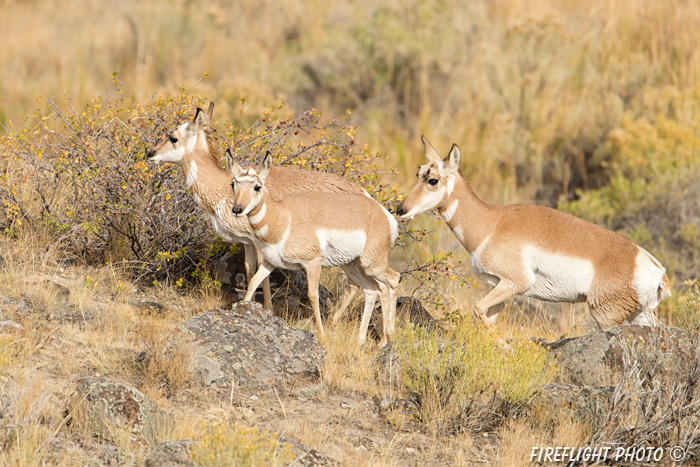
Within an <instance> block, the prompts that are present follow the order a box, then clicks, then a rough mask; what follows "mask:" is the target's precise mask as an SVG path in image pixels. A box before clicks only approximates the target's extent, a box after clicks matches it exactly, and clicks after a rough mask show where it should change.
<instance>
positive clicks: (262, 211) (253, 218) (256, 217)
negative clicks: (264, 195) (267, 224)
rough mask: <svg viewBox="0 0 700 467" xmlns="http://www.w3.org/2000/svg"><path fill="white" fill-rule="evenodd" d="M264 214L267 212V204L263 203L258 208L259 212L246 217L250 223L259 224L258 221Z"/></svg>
mask: <svg viewBox="0 0 700 467" xmlns="http://www.w3.org/2000/svg"><path fill="white" fill-rule="evenodd" d="M265 214H267V204H266V203H263V205H262V207H261V208H260V212H258V213H257V214H256V215H254V216H250V217H249V218H248V221H249V222H250V225H255V224H259V223H260V221H262V220H263V217H265Z"/></svg>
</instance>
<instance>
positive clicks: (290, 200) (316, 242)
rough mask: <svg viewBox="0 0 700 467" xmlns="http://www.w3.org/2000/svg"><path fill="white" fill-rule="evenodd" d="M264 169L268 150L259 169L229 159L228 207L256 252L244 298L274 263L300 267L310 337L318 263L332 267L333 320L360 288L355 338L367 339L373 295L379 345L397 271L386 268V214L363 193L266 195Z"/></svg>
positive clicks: (390, 321)
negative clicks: (335, 285)
mask: <svg viewBox="0 0 700 467" xmlns="http://www.w3.org/2000/svg"><path fill="white" fill-rule="evenodd" d="M271 170H272V158H271V157H270V154H269V153H268V154H267V155H266V156H265V159H264V160H263V163H262V165H261V167H260V169H259V170H256V169H255V168H248V169H243V168H241V167H240V166H239V165H238V164H237V163H235V162H234V163H233V165H232V167H231V174H232V175H233V181H232V182H231V187H232V189H233V198H234V203H233V208H232V210H233V213H234V214H235V215H236V216H238V217H239V218H242V219H246V217H247V221H248V222H250V226H251V227H252V229H253V232H254V233H255V240H256V246H257V247H258V249H259V250H260V252H261V253H262V256H263V261H262V264H260V266H259V269H258V272H256V273H255V275H254V276H253V279H251V281H250V284H249V285H248V291H247V293H246V300H249V299H250V298H251V297H252V296H253V294H254V293H255V289H256V288H257V287H258V285H259V284H260V281H262V280H263V279H264V278H265V277H267V276H268V275H269V274H270V272H272V271H273V270H274V268H276V267H278V268H286V269H301V268H303V269H305V270H306V276H307V278H308V281H309V292H308V295H309V301H310V302H311V304H312V307H313V310H314V318H315V320H316V329H317V330H318V337H319V338H323V335H324V334H323V324H322V322H321V313H320V311H319V307H318V285H319V279H320V277H321V268H327V267H335V266H339V267H340V268H342V269H343V271H344V272H345V275H346V276H347V279H348V281H347V286H346V289H345V293H344V294H343V297H342V299H341V301H340V304H339V305H338V308H337V309H336V311H335V313H334V315H333V322H334V323H335V322H337V321H338V320H339V319H340V317H341V316H342V314H343V312H344V311H345V310H346V309H347V307H348V305H349V303H350V300H351V299H352V296H353V295H354V293H355V290H356V289H357V288H358V287H360V288H362V290H363V292H364V294H365V307H364V311H363V314H362V321H361V324H360V332H359V344H360V345H362V344H363V343H364V342H365V340H366V338H367V327H368V325H369V320H370V318H371V316H372V311H373V310H374V305H375V303H376V301H377V296H379V299H380V301H381V305H382V319H383V323H384V333H383V335H382V340H381V342H380V345H384V344H385V343H386V342H387V341H388V340H390V339H391V338H392V336H393V332H394V326H395V313H396V293H397V289H398V284H399V277H400V276H399V273H397V272H396V271H394V270H392V269H391V268H390V267H389V258H388V253H389V249H390V248H391V245H392V244H393V243H394V241H395V240H396V236H397V225H396V220H395V219H394V217H393V216H392V215H391V214H390V213H389V212H388V211H387V210H386V209H384V208H383V207H382V206H381V205H379V203H377V202H376V201H375V200H374V199H372V198H371V197H369V196H366V195H365V196H357V195H351V194H344V193H310V192H309V193H300V194H297V195H294V196H289V197H286V198H282V199H280V200H276V199H274V197H272V196H270V192H269V191H268V186H267V183H266V181H267V179H268V178H269V176H268V175H269V174H271V173H272V172H271Z"/></svg>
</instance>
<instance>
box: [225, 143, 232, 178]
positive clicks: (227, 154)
mask: <svg viewBox="0 0 700 467" xmlns="http://www.w3.org/2000/svg"><path fill="white" fill-rule="evenodd" d="M224 161H225V162H226V168H227V169H228V170H229V172H230V171H231V169H232V168H233V154H231V150H230V149H229V148H226V152H224Z"/></svg>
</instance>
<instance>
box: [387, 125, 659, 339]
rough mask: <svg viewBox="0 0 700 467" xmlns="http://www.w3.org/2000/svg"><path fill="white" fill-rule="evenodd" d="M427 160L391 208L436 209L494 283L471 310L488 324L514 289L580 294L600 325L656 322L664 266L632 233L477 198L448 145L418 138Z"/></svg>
mask: <svg viewBox="0 0 700 467" xmlns="http://www.w3.org/2000/svg"><path fill="white" fill-rule="evenodd" d="M422 140H423V146H424V148H425V154H426V155H427V157H428V160H429V162H428V163H427V164H425V165H423V166H421V167H420V168H419V169H418V174H417V176H418V183H417V184H416V186H415V187H414V188H413V191H411V193H410V194H409V195H408V196H407V197H406V199H404V201H403V202H402V203H401V205H400V206H399V208H398V210H397V214H398V215H400V216H401V217H402V218H409V219H410V218H413V216H415V215H416V214H419V213H421V212H425V211H428V210H430V209H433V208H437V209H438V212H439V213H440V214H441V215H442V217H443V219H445V222H447V225H448V226H449V227H450V229H451V230H452V232H454V234H455V236H456V237H457V238H458V239H459V241H460V242H461V243H462V245H464V248H466V249H467V251H468V252H469V261H470V263H471V267H472V271H474V273H476V275H477V277H479V278H480V279H482V280H484V281H485V282H487V283H489V284H491V285H492V286H494V288H493V290H491V292H489V293H488V294H487V295H486V296H485V297H483V298H482V299H481V300H479V301H478V302H477V303H476V306H475V312H476V314H477V315H478V316H479V317H480V318H481V319H482V320H483V321H484V322H485V323H487V324H489V325H493V324H494V323H495V322H496V318H497V317H498V312H495V311H491V312H490V314H489V309H490V308H491V307H493V306H494V305H498V304H499V303H502V302H503V301H505V300H507V299H509V298H511V297H513V296H514V295H524V296H526V297H534V298H538V299H540V300H546V301H551V302H569V303H574V302H583V301H586V302H587V303H588V306H589V308H590V310H591V314H592V315H593V318H595V320H596V322H597V324H598V326H599V327H601V328H605V327H609V326H612V325H616V324H622V323H623V322H625V320H626V321H627V322H629V323H632V324H639V325H643V326H659V325H660V324H661V323H660V321H659V317H658V313H657V310H656V307H657V306H658V304H659V303H660V302H661V300H663V299H664V298H666V297H669V296H670V295H671V289H670V284H669V282H668V278H667V277H666V274H665V269H664V268H663V267H662V266H661V265H660V264H659V262H658V261H656V259H654V257H653V256H651V255H650V254H649V253H648V252H647V251H646V250H644V249H643V248H642V247H640V246H638V245H637V244H635V243H634V242H632V241H631V240H629V239H627V238H625V237H623V236H622V235H619V234H617V233H615V232H611V231H609V230H607V229H604V228H603V227H600V226H598V225H595V224H593V223H591V222H588V221H586V220H583V219H580V218H578V217H575V216H572V215H570V214H567V213H564V212H561V211H557V210H555V209H551V208H547V207H543V206H533V205H508V206H491V205H489V204H486V203H484V202H482V201H481V200H479V198H477V197H476V195H475V194H474V192H473V191H472V189H471V188H470V186H469V184H468V183H467V181H466V180H465V179H464V177H463V176H462V174H461V172H460V162H461V154H460V151H459V148H458V147H457V145H453V146H452V150H451V151H450V153H449V155H448V156H447V157H446V158H445V159H444V160H443V159H442V158H441V157H440V156H439V155H438V153H437V151H436V150H435V149H434V148H433V147H432V146H431V145H430V143H428V141H427V140H426V139H425V137H423V138H422Z"/></svg>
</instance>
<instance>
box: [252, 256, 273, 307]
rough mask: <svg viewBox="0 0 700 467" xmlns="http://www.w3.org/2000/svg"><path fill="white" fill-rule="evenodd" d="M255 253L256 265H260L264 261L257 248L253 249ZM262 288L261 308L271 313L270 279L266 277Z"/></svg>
mask: <svg viewBox="0 0 700 467" xmlns="http://www.w3.org/2000/svg"><path fill="white" fill-rule="evenodd" d="M255 252H256V253H257V255H258V264H262V263H263V261H265V259H264V258H263V255H262V253H260V250H258V249H257V248H256V249H255ZM262 287H263V306H264V307H265V308H267V309H268V310H270V311H272V292H270V278H269V277H266V278H265V279H264V280H263V283H262Z"/></svg>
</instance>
